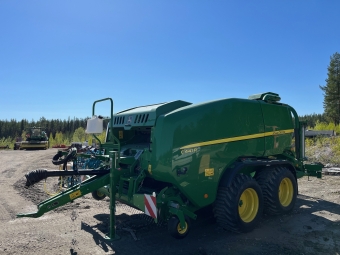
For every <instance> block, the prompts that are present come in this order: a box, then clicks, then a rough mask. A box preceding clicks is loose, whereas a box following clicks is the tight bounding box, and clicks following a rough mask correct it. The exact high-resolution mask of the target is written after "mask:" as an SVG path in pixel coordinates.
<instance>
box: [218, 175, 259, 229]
mask: <svg viewBox="0 0 340 255" xmlns="http://www.w3.org/2000/svg"><path fill="white" fill-rule="evenodd" d="M262 211H263V197H262V191H261V188H260V186H259V185H258V183H257V182H256V181H255V180H254V179H253V178H251V177H250V176H248V175H244V174H237V175H236V176H235V177H234V179H233V181H232V183H231V185H230V187H222V186H220V187H219V189H218V192H217V197H216V201H215V204H214V216H215V218H216V221H217V223H218V224H219V225H220V226H222V227H223V228H224V229H227V230H230V231H233V232H236V233H242V232H249V231H251V230H253V229H254V228H255V227H256V225H257V224H258V223H259V221H260V219H261V216H262Z"/></svg>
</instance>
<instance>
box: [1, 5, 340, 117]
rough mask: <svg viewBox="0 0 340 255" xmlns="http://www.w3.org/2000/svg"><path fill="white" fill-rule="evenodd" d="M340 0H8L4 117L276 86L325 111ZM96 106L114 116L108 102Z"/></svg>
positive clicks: (304, 110) (338, 40) (337, 47)
mask: <svg viewBox="0 0 340 255" xmlns="http://www.w3.org/2000/svg"><path fill="white" fill-rule="evenodd" d="M339 9H340V1H337V0H334V1H331V0H327V1H321V0H319V1H314V0H308V1H307V0H300V1H296V0H295V1H293V0H291V1H289V0H287V1H283V0H282V1H269V0H268V1H261V0H259V1H250V0H248V1H243V0H237V1H236V0H235V1H218V0H214V1H207V0H205V1H203V0H172V1H170V0H161V1H160V0H157V1H156V0H145V1H142V0H129V1H122V0H120V1H118V0H116V1H115V0H112V1H107V0H101V1H87V0H82V1H78V0H72V1H54V0H51V1H42V0H41V1H16V0H2V1H0V49H1V50H0V88H1V95H2V96H1V100H0V107H1V110H0V120H5V119H7V120H10V119H16V120H21V119H28V120H32V119H34V120H38V119H39V118H40V117H45V118H46V119H67V118H68V117H71V118H74V117H78V118H85V117H88V116H91V114H92V104H93V102H94V101H95V100H98V99H102V98H107V97H111V98H112V99H113V101H114V111H115V112H117V111H120V110H124V109H126V108H131V107H135V106H140V105H147V104H154V103H160V102H168V101H173V100H178V99H181V100H184V101H189V102H192V103H199V102H205V101H209V100H215V99H221V98H229V97H238V98H247V97H248V96H249V95H252V94H256V93H260V92H267V91H271V92H276V93H278V94H280V96H281V98H282V100H281V101H282V102H284V103H287V104H290V105H291V106H293V107H294V108H295V109H296V110H297V112H298V114H299V115H304V114H312V113H322V112H323V95H322V91H321V90H320V88H319V85H325V79H326V78H327V67H328V65H329V61H330V56H331V55H332V54H334V53H335V52H339V51H340V33H339V24H340V18H339V12H338V10H339ZM96 113H98V114H102V115H108V114H109V104H108V102H105V103H101V104H98V105H97V108H96Z"/></svg>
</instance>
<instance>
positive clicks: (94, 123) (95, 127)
mask: <svg viewBox="0 0 340 255" xmlns="http://www.w3.org/2000/svg"><path fill="white" fill-rule="evenodd" d="M102 132H103V119H100V118H98V117H97V116H95V115H94V116H92V118H91V119H88V120H87V125H86V130H85V133H86V134H101V133H102Z"/></svg>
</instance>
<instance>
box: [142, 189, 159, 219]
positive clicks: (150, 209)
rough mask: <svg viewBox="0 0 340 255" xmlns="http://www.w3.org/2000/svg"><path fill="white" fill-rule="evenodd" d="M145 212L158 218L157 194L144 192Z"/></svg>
mask: <svg viewBox="0 0 340 255" xmlns="http://www.w3.org/2000/svg"><path fill="white" fill-rule="evenodd" d="M144 204H145V214H146V215H149V216H151V217H152V218H154V219H157V207H156V196H152V195H147V194H144Z"/></svg>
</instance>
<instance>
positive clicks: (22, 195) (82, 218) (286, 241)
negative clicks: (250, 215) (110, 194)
mask: <svg viewBox="0 0 340 255" xmlns="http://www.w3.org/2000/svg"><path fill="white" fill-rule="evenodd" d="M56 152H57V149H48V150H46V151H43V150H42V151H12V150H1V151H0V162H1V164H0V224H1V229H0V254H36V255H46V254H71V255H82V254H164V255H165V254H186V255H190V254H192V255H196V254H197V255H208V254H209V255H213V254H216V255H218V254H248V255H251V254H271V255H272V254H340V198H339V195H340V176H334V175H325V176H323V178H322V179H317V178H315V177H311V178H309V180H308V178H307V177H303V178H301V179H299V181H298V184H299V195H298V199H297V204H296V206H295V209H294V211H293V212H292V213H291V214H288V215H283V216H266V215H264V216H263V218H262V220H261V222H260V224H259V226H258V227H257V228H256V229H255V230H253V231H252V232H250V233H246V234H234V233H230V232H227V231H225V230H223V229H222V228H220V227H219V226H218V225H217V224H216V223H214V221H213V220H212V218H210V217H209V216H208V215H206V214H203V213H202V214H201V215H199V217H198V220H196V221H195V222H194V223H193V224H192V228H191V232H190V233H189V235H188V236H187V237H186V238H184V239H182V240H176V239H174V238H172V237H171V236H170V235H169V234H168V233H167V226H166V224H161V223H160V224H155V223H153V222H152V221H150V218H149V217H147V216H145V215H144V214H141V213H140V212H138V211H137V210H134V209H132V208H131V207H128V206H126V205H122V204H118V205H117V216H116V221H117V233H118V235H119V236H120V237H121V239H120V240H118V241H107V240H106V239H105V238H104V236H105V234H106V233H108V231H109V229H108V224H109V199H108V198H105V199H104V200H103V201H96V200H94V199H92V196H91V195H86V196H84V197H82V198H79V199H77V200H75V201H74V202H73V203H70V204H68V205H65V206H64V207H61V208H58V209H55V210H54V211H51V212H48V213H46V214H45V215H43V216H42V217H40V218H36V219H34V218H17V217H16V214H17V213H24V212H34V211H36V205H37V204H38V203H39V202H41V201H43V200H44V199H46V198H48V197H49V195H48V194H47V193H51V192H53V190H51V189H50V188H49V187H51V186H53V183H56V182H57V180H56V179H55V178H48V179H47V181H46V183H45V182H44V181H42V182H40V183H38V184H36V185H34V186H33V187H30V188H25V187H24V184H25V178H24V175H25V173H27V172H28V171H31V170H35V169H42V168H43V169H50V170H52V169H57V168H56V166H54V165H53V164H52V162H51V159H52V157H53V156H54V155H55V154H56ZM127 229H130V230H132V231H133V232H132V233H131V232H129V231H127ZM135 238H136V239H137V240H135Z"/></svg>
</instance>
